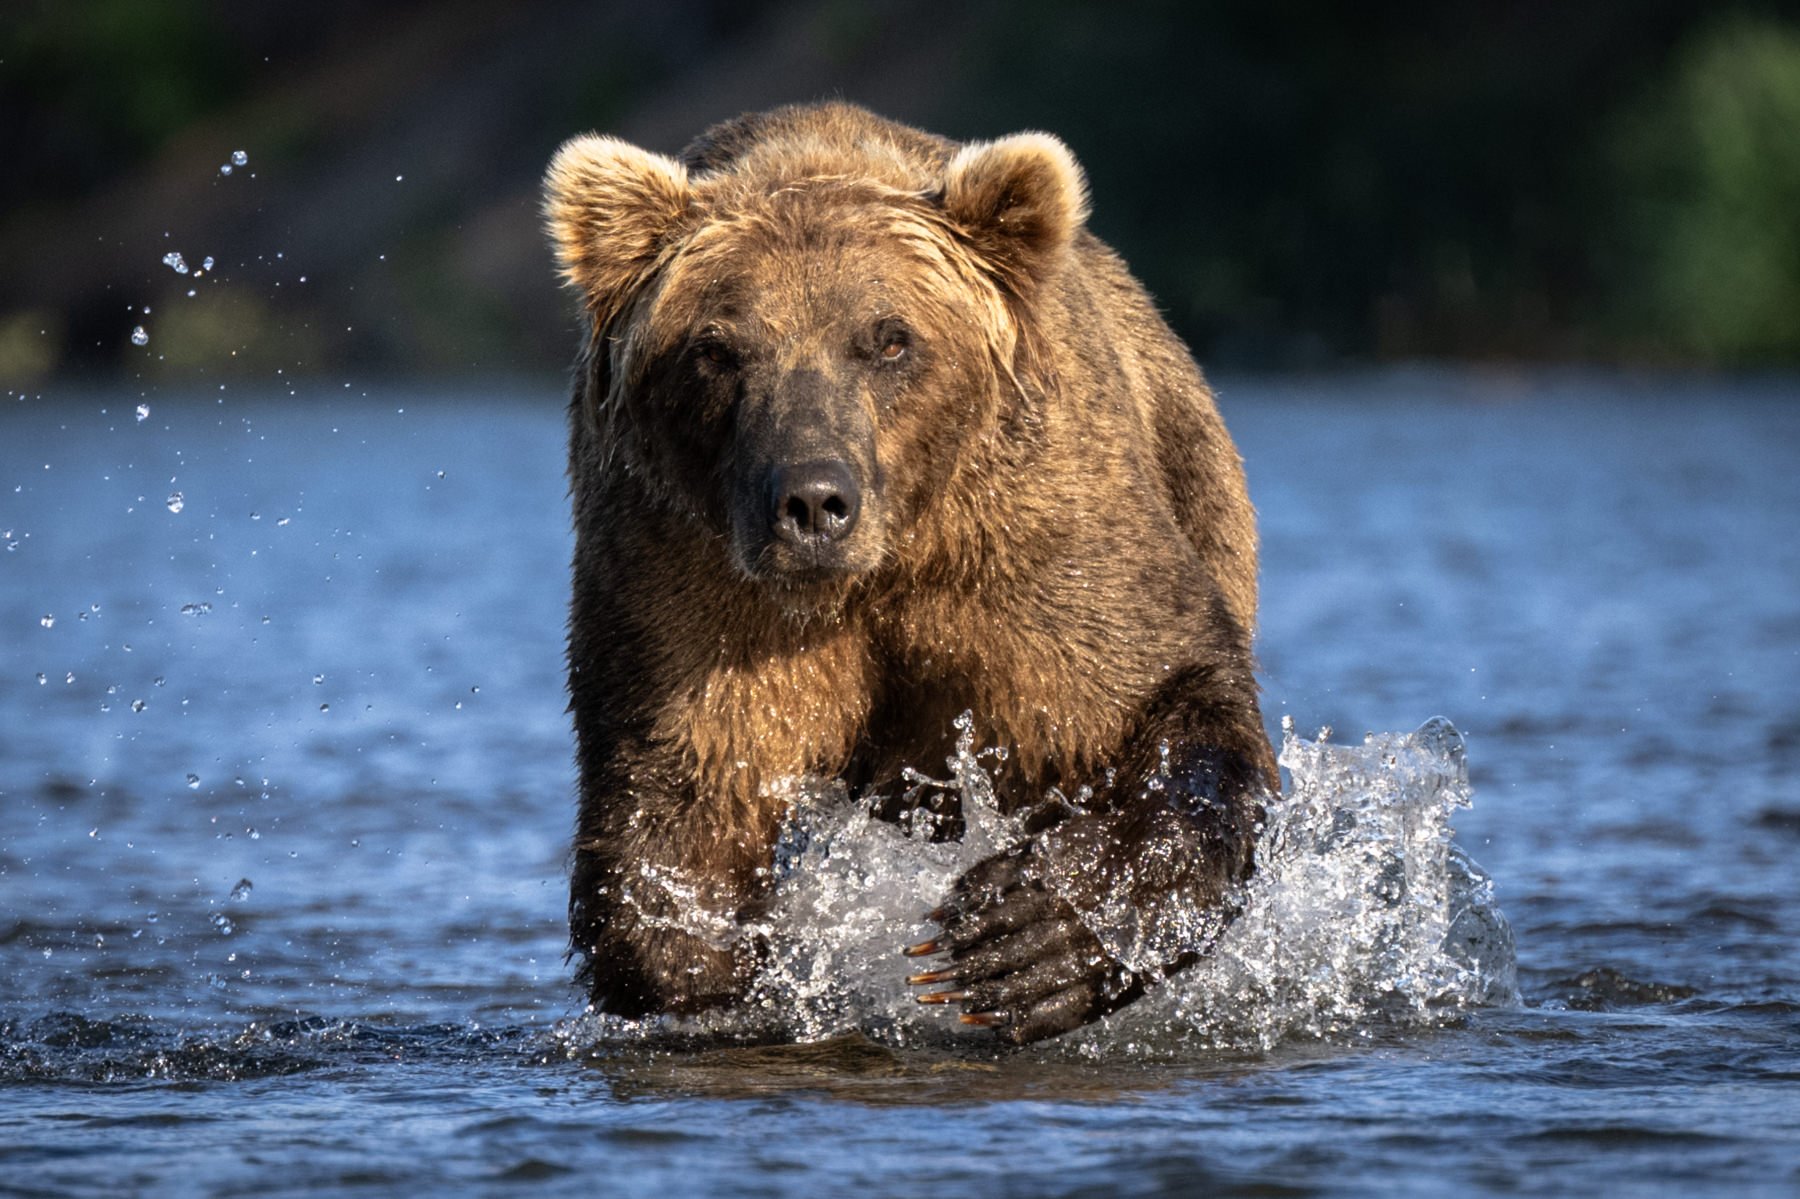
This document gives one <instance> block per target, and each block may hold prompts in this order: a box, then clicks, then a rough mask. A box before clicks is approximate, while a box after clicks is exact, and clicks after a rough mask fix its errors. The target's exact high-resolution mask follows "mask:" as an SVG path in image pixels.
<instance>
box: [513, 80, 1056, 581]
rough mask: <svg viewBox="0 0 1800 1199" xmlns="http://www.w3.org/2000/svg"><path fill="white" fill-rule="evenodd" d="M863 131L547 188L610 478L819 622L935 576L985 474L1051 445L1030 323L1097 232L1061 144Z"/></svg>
mask: <svg viewBox="0 0 1800 1199" xmlns="http://www.w3.org/2000/svg"><path fill="white" fill-rule="evenodd" d="M843 115H845V116H847V117H848V118H850V119H847V120H843V121H840V122H839V123H838V126H836V127H834V128H836V129H837V133H836V135H835V136H833V135H832V130H831V129H823V130H813V131H811V132H810V133H809V132H808V131H807V130H806V129H805V127H804V124H802V125H800V126H799V127H798V128H797V129H790V130H789V131H788V132H787V134H786V135H779V134H770V135H768V136H764V137H760V138H758V137H751V138H747V139H744V141H745V144H743V145H741V146H739V147H738V148H737V150H736V151H735V152H734V153H731V154H729V155H724V156H719V155H713V156H710V161H709V160H708V158H706V157H703V158H700V159H690V162H692V163H693V164H694V167H693V169H690V166H689V165H688V164H684V163H683V162H682V161H678V160H676V159H673V158H669V157H665V156H663V155H660V154H655V153H651V152H648V151H645V150H642V149H639V148H637V147H635V146H632V145H629V144H627V143H625V142H622V141H619V140H617V139H615V138H610V137H599V136H592V135H590V136H585V137H578V138H575V139H574V140H572V141H570V142H568V143H567V144H566V145H564V146H563V147H562V149H561V150H560V151H559V152H558V154H557V155H556V157H555V159H554V161H553V162H552V163H551V166H550V169H549V172H548V174H547V177H546V181H545V215H546V220H547V224H548V227H549V232H550V235H551V239H552V242H553V244H554V247H555V251H556V255H557V258H558V262H559V265H560V267H561V269H562V272H563V275H564V278H565V279H566V280H567V282H568V283H569V284H570V285H571V286H572V287H573V288H574V289H575V290H576V292H577V293H578V294H579V295H580V297H581V300H582V305H583V311H584V316H585V320H586V322H587V326H588V327H587V330H586V331H587V334H588V340H587V343H586V349H585V350H584V353H583V357H582V360H581V363H580V364H579V367H578V369H580V370H581V371H583V373H584V375H583V381H582V382H581V384H579V385H578V386H580V387H581V388H582V390H581V392H580V395H581V397H582V400H581V408H582V413H583V416H582V420H583V421H584V422H585V426H586V428H585V432H586V434H587V435H588V436H591V437H593V438H595V439H596V445H597V447H598V454H597V456H596V458H595V461H597V462H601V463H605V464H606V465H605V466H604V469H605V470H607V471H616V472H622V474H621V475H620V477H622V478H626V479H629V480H630V483H629V486H631V487H633V488H635V489H637V490H638V491H639V492H641V493H642V494H643V495H644V496H645V497H646V498H647V499H648V500H649V502H652V503H655V504H659V505H662V506H664V507H666V508H667V509H669V510H672V511H674V512H676V513H678V514H680V515H681V516H682V517H684V518H688V519H691V520H692V521H694V522H698V524H699V525H701V526H702V527H703V529H704V531H705V533H706V534H708V535H710V536H712V537H714V538H718V539H722V540H723V542H724V543H725V544H726V545H728V546H729V551H730V558H731V561H732V563H733V565H734V566H735V568H736V569H737V570H738V571H739V572H740V573H741V574H742V575H743V576H745V577H746V578H748V579H750V580H754V581H756V582H758V583H761V584H766V585H768V586H770V587H773V588H777V589H780V590H781V591H782V593H783V595H784V597H786V599H787V600H788V601H789V602H790V603H792V602H795V601H800V602H801V603H802V606H808V605H809V604H811V603H825V604H828V603H830V602H831V599H832V597H834V596H838V597H841V596H842V595H843V594H845V593H846V592H847V590H848V589H849V588H850V587H851V586H853V585H854V583H855V581H856V580H857V579H859V578H861V577H863V576H866V575H868V574H869V573H870V572H872V571H875V570H876V569H877V568H879V567H880V566H881V565H882V564H883V563H884V562H886V561H888V560H890V559H893V558H896V557H900V556H903V555H905V554H906V553H908V552H909V550H912V551H915V552H918V553H923V552H925V551H924V550H923V549H920V548H919V545H918V543H919V542H921V541H923V540H928V539H926V538H922V537H920V536H919V534H918V530H919V529H920V527H921V524H922V522H923V521H924V518H925V515H926V514H927V513H928V512H930V510H931V509H932V508H933V506H934V505H936V504H942V503H945V502H947V501H946V496H947V494H948V493H950V492H951V491H953V490H956V489H957V487H958V486H959V483H958V480H959V476H962V477H966V476H967V474H968V473H969V472H968V471H967V470H966V469H965V468H966V467H967V465H968V463H969V462H970V461H972V460H974V459H976V458H977V457H979V455H980V453H982V452H986V453H988V454H990V455H991V454H995V453H1003V452H1005V449H1004V447H1001V446H997V444H996V443H997V442H1004V441H1007V440H1009V439H1014V440H1016V438H1017V436H1019V433H1018V430H1020V429H1022V428H1026V427H1028V426H1029V425H1030V424H1031V420H1030V418H1029V415H1028V411H1027V410H1028V409H1029V407H1030V405H1031V404H1032V403H1033V400H1032V399H1031V395H1032V394H1034V393H1040V392H1041V390H1042V388H1041V387H1034V386H1032V385H1031V383H1030V382H1029V380H1028V376H1030V375H1031V374H1032V371H1033V369H1034V365H1035V363H1036V362H1037V361H1038V360H1039V359H1040V358H1041V354H1039V353H1036V352H1035V351H1034V348H1033V347H1034V345H1036V344H1037V343H1036V340H1035V338H1036V337H1037V334H1036V333H1035V332H1034V330H1036V328H1037V326H1038V325H1039V324H1040V322H1037V321H1035V320H1034V317H1033V314H1032V309H1033V307H1034V305H1037V304H1039V303H1040V302H1041V301H1042V298H1043V296H1044V295H1045V294H1046V293H1047V292H1048V291H1049V290H1050V288H1051V287H1052V285H1053V281H1054V280H1055V278H1056V276H1057V274H1058V272H1060V271H1061V270H1062V269H1063V267H1064V265H1065V263H1066V261H1067V260H1068V259H1069V257H1070V254H1069V251H1070V247H1071V245H1072V243H1073V241H1074V238H1075V236H1076V234H1077V233H1078V231H1079V230H1080V227H1081V223H1082V221H1083V219H1084V218H1085V215H1086V199H1085V188H1084V183H1083V180H1082V176H1081V172H1080V168H1079V167H1078V166H1077V165H1076V163H1075V160H1074V158H1073V157H1072V156H1071V155H1070V153H1069V151H1068V150H1067V148H1066V147H1064V146H1063V144H1062V143H1061V142H1060V141H1058V140H1056V139H1055V138H1054V137H1051V136H1049V135H1047V134H1042V133H1025V134H1019V135H1016V136H1013V137H1008V138H1004V139H1001V140H999V141H994V142H986V143H979V144H970V145H964V146H960V147H959V146H956V145H954V144H952V143H949V142H941V141H937V140H936V139H930V140H928V141H925V140H914V141H912V142H907V141H904V140H902V139H901V138H899V137H898V136H897V134H899V133H902V132H903V133H905V134H908V135H911V136H912V137H914V138H915V139H918V138H919V135H916V134H913V133H912V131H910V130H903V128H902V127H899V126H893V127H891V128H892V130H893V131H894V133H895V134H896V136H884V135H883V130H882V127H881V126H882V124H884V123H880V122H877V121H876V119H875V118H871V117H868V115H867V114H863V113H860V111H859V110H854V109H846V110H845V112H844V114H843ZM856 118H860V119H856ZM846 129H847V130H848V132H845V130H846ZM984 446H985V451H984V450H983V447H984ZM964 481H965V483H966V478H965V480H964ZM962 490H963V491H964V492H965V493H967V492H969V491H970V490H971V489H970V488H969V487H967V486H966V485H964V486H963V487H962ZM965 506H966V507H976V506H977V505H975V504H974V502H973V501H970V502H969V503H967V504H966V505H965ZM958 518H959V519H964V520H979V519H980V513H979V511H965V512H961V513H959V516H958ZM942 523H943V522H941V521H939V522H935V524H936V525H941V524H942ZM808 597H811V598H810V600H809V599H808Z"/></svg>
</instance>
